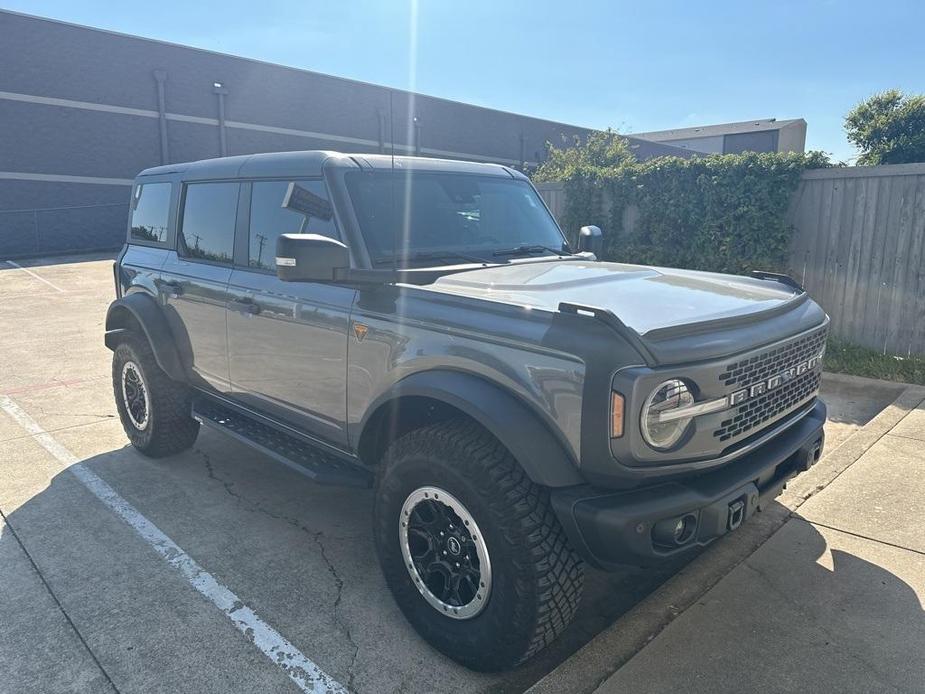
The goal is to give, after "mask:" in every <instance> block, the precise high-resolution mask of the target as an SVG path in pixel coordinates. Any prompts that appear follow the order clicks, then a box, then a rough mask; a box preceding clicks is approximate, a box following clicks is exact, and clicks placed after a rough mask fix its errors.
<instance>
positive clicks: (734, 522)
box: [726, 499, 745, 530]
mask: <svg viewBox="0 0 925 694" xmlns="http://www.w3.org/2000/svg"><path fill="white" fill-rule="evenodd" d="M743 520H745V502H744V501H742V499H738V500H736V501H733V502H732V503H731V504H729V519H728V521H727V522H726V528H727V529H728V530H735V529H736V528H738V527H739V526H740V525H742V521H743Z"/></svg>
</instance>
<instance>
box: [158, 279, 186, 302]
mask: <svg viewBox="0 0 925 694" xmlns="http://www.w3.org/2000/svg"><path fill="white" fill-rule="evenodd" d="M161 292H163V294H164V298H166V299H176V298H177V297H178V296H180V295H182V294H183V287H182V285H181V284H180V283H179V282H162V283H161Z"/></svg>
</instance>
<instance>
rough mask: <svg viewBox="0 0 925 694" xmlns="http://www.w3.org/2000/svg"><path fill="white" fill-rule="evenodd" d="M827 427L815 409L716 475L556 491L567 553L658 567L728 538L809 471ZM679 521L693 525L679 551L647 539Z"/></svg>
mask: <svg viewBox="0 0 925 694" xmlns="http://www.w3.org/2000/svg"><path fill="white" fill-rule="evenodd" d="M825 419H826V407H825V404H824V403H822V401H817V402H816V404H815V406H814V407H813V409H812V410H810V411H809V412H808V413H807V414H806V415H804V416H803V417H802V418H800V420H799V421H797V422H796V423H794V424H793V426H791V427H789V428H788V429H786V430H785V431H783V432H781V433H780V434H779V435H778V436H776V437H775V438H773V439H772V440H771V441H768V442H767V443H765V444H764V445H762V446H761V447H759V448H757V449H755V450H754V451H752V452H751V453H748V454H747V455H745V456H743V457H741V458H739V459H737V460H736V461H734V462H732V463H729V464H728V465H725V466H723V467H721V468H719V469H716V470H713V471H710V472H707V473H704V474H701V475H699V476H697V477H692V478H690V479H685V480H676V481H670V482H664V483H662V484H654V485H651V486H646V487H644V488H641V489H633V490H629V491H622V492H612V491H602V490H600V489H596V488H594V487H591V486H586V485H583V486H580V487H567V488H563V489H555V490H552V492H551V496H552V505H553V509H554V510H555V512H556V515H557V516H558V517H559V521H560V522H561V523H562V525H563V527H564V528H565V531H566V534H567V535H568V536H569V540H570V541H571V543H572V546H573V547H574V548H575V549H576V550H577V551H578V552H579V553H580V554H581V555H582V557H583V558H584V559H585V561H587V562H589V563H590V564H592V565H593V566H596V567H598V568H601V569H607V570H610V569H616V568H618V567H620V566H626V565H636V566H646V565H652V564H656V563H658V562H660V561H662V560H665V559H668V558H671V557H675V556H677V555H678V554H681V553H685V552H688V551H690V550H691V549H693V548H694V547H698V546H703V545H706V544H709V543H710V542H712V541H713V540H715V539H716V538H717V537H720V536H721V535H724V534H726V533H727V532H729V531H730V530H734V529H735V528H737V527H738V526H739V524H741V522H742V521H744V520H746V519H747V518H749V517H750V516H751V515H753V514H754V513H755V512H756V511H758V510H759V509H760V508H761V506H762V505H763V504H766V503H768V502H769V501H770V500H771V499H773V498H774V497H776V496H777V495H778V494H780V493H781V491H782V490H783V488H784V486H785V484H786V482H787V480H789V479H790V478H792V477H794V476H795V475H796V474H798V473H800V472H803V471H805V470H808V469H809V468H810V467H811V466H812V465H813V464H814V463H815V462H816V461H817V460H818V459H819V457H820V455H821V454H822V448H823V445H824V442H825V434H824V433H823V430H822V427H823V424H825ZM680 518H687V519H688V520H690V518H694V519H696V526H695V529H694V530H693V531H692V534H691V536H690V539H688V540H687V541H686V542H684V543H683V544H681V545H680V546H678V545H674V544H672V543H671V542H666V541H665V540H664V532H661V533H660V532H659V531H658V530H656V531H655V532H653V529H655V526H656V524H659V523H660V522H662V521H665V522H669V523H670V522H671V521H673V520H674V519H680ZM663 528H664V523H663V524H662V525H661V526H659V529H660V530H661V529H663Z"/></svg>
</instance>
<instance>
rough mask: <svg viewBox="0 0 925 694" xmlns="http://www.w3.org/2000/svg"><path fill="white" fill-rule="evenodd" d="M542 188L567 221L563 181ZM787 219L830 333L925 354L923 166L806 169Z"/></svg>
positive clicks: (797, 263)
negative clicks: (826, 315) (826, 314)
mask: <svg viewBox="0 0 925 694" xmlns="http://www.w3.org/2000/svg"><path fill="white" fill-rule="evenodd" d="M538 189H539V191H540V193H541V194H542V196H543V198H544V199H545V200H546V204H547V205H548V206H549V209H550V210H551V211H552V213H553V215H555V216H556V218H558V219H561V215H562V212H563V210H564V207H565V191H564V188H563V184H561V183H545V184H541V185H539V186H538ZM788 219H789V220H790V222H791V223H792V224H793V227H794V235H793V243H792V246H791V255H790V272H791V273H792V274H793V276H794V277H795V278H796V279H797V280H798V281H800V283H801V284H803V286H804V287H806V289H807V291H808V292H809V293H810V294H811V295H812V296H813V298H815V299H816V300H817V301H818V302H819V303H820V304H822V306H823V308H824V309H825V310H826V312H827V313H828V314H829V316H831V318H832V329H831V334H832V335H835V336H837V337H840V338H843V339H845V340H847V341H850V342H853V343H855V344H859V345H863V346H865V347H870V348H872V349H876V350H878V351H880V352H883V353H886V354H896V355H903V356H905V355H909V354H925V164H901V165H895V166H857V167H847V168H837V169H819V170H814V171H808V172H806V173H804V174H803V177H802V180H801V181H800V185H799V188H798V189H797V191H796V193H795V194H794V196H793V201H792V203H791V205H790V209H789V211H788ZM605 233H606V230H605Z"/></svg>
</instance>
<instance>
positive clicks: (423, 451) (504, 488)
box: [374, 419, 584, 672]
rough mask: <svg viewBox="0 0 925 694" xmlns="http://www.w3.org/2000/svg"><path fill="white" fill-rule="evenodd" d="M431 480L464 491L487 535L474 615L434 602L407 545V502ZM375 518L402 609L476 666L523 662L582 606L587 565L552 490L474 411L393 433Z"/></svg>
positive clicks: (437, 642) (448, 651)
mask: <svg viewBox="0 0 925 694" xmlns="http://www.w3.org/2000/svg"><path fill="white" fill-rule="evenodd" d="M429 486H433V487H437V488H440V489H443V490H445V491H446V492H449V493H450V494H451V495H452V496H454V497H455V498H456V499H457V500H459V501H460V502H461V503H462V504H463V505H464V506H465V508H466V509H467V510H468V512H469V513H470V514H471V515H472V517H473V519H474V520H475V522H476V523H477V524H478V526H479V528H480V529H481V533H482V535H483V536H484V542H485V546H486V548H487V551H488V555H489V557H490V563H491V574H492V578H491V591H490V594H489V595H488V603H487V604H486V605H485V607H484V608H483V609H482V610H481V611H480V612H478V614H476V615H475V616H473V617H471V618H469V619H453V618H451V617H447V616H445V615H443V614H441V613H440V612H439V611H438V610H437V609H436V608H435V607H434V606H433V605H432V604H430V603H428V602H427V601H426V600H425V598H424V597H423V595H422V594H421V593H420V592H419V591H418V589H417V587H416V584H415V581H414V579H413V578H412V574H411V573H410V572H409V570H408V567H407V566H406V563H405V560H404V558H403V555H402V549H401V545H402V541H401V540H400V531H399V526H400V522H401V521H400V518H401V516H402V507H403V504H404V503H405V501H406V499H408V498H409V495H410V494H411V493H412V492H414V491H415V490H418V489H420V488H422V487H429ZM374 528H375V539H376V549H377V552H378V554H379V561H380V564H381V565H382V570H383V573H384V574H385V579H386V582H387V584H388V586H389V588H390V589H391V591H392V593H393V595H394V597H395V600H396V601H397V603H398V606H399V607H400V608H401V610H402V612H403V613H404V615H405V617H406V618H407V619H408V621H409V622H410V623H411V625H412V626H413V627H414V628H415V629H416V630H417V631H418V633H419V634H421V636H422V637H423V638H424V639H425V640H427V641H428V642H429V643H430V644H431V645H432V646H433V647H434V648H436V649H437V650H439V651H441V652H442V653H444V654H445V655H447V656H449V657H450V658H452V659H453V660H456V661H457V662H459V663H461V664H463V665H465V666H466V667H469V668H471V669H473V670H479V671H483V672H497V671H500V670H506V669H509V668H512V667H514V666H516V665H518V664H520V663H522V662H524V661H525V660H527V659H528V658H530V657H531V656H532V655H534V654H535V653H537V652H538V651H540V650H541V649H543V648H544V647H546V646H547V645H549V644H550V643H551V642H552V641H553V640H554V639H555V638H556V637H557V636H558V635H559V634H561V633H562V631H563V630H564V629H565V627H566V626H567V625H568V624H569V622H570V621H571V620H572V618H573V616H574V615H575V611H576V609H577V608H578V603H579V601H580V599H581V592H582V585H583V581H584V567H583V565H582V562H581V559H580V558H579V557H578V555H577V554H576V553H575V552H574V550H572V548H571V547H570V546H569V544H568V540H567V539H566V537H565V533H564V531H563V529H562V527H561V525H560V524H559V521H558V519H557V518H556V516H555V514H554V513H553V511H552V508H551V507H550V504H549V494H548V491H547V490H546V489H545V488H544V487H540V486H538V485H536V484H534V483H533V482H532V481H530V479H529V478H528V477H527V475H526V474H525V473H524V471H523V469H522V468H521V467H520V465H519V464H518V463H517V461H516V460H515V459H514V458H513V457H512V456H511V454H510V453H509V452H508V451H507V450H506V449H505V448H504V446H503V445H502V444H501V443H500V442H499V441H498V440H497V439H496V438H494V437H493V436H492V435H491V434H490V433H488V432H487V431H486V430H485V429H483V428H482V427H480V426H479V425H478V424H477V423H475V422H472V421H471V420H467V419H453V420H448V421H445V422H441V423H438V424H434V425H432V426H429V427H425V428H422V429H417V430H415V431H412V432H411V433H409V434H407V435H405V436H403V437H401V438H400V439H398V440H396V441H395V442H393V443H392V445H391V446H390V447H389V449H388V451H387V452H386V454H385V456H384V459H383V462H382V466H381V467H380V471H379V477H378V480H377V493H376V500H375V510H374Z"/></svg>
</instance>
